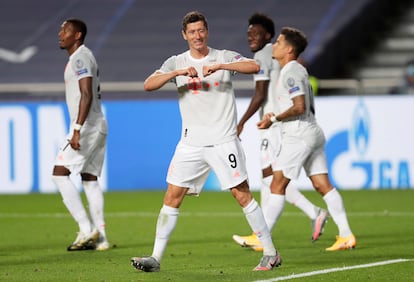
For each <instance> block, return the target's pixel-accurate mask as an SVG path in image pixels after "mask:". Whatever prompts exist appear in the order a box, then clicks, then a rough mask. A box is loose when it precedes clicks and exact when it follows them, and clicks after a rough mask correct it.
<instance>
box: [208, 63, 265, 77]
mask: <svg viewBox="0 0 414 282" xmlns="http://www.w3.org/2000/svg"><path fill="white" fill-rule="evenodd" d="M218 70H228V71H234V72H239V73H244V74H252V73H257V72H258V71H259V70H260V66H259V65H258V64H257V63H256V61H255V60H252V59H244V60H240V61H236V62H230V63H223V64H215V65H209V66H203V75H204V76H207V75H210V74H212V73H214V72H215V71H218Z"/></svg>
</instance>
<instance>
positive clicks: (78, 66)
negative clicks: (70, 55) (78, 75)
mask: <svg viewBox="0 0 414 282" xmlns="http://www.w3.org/2000/svg"><path fill="white" fill-rule="evenodd" d="M75 65H76V68H77V69H81V68H82V67H83V61H82V60H81V59H77V60H76V62H75Z"/></svg>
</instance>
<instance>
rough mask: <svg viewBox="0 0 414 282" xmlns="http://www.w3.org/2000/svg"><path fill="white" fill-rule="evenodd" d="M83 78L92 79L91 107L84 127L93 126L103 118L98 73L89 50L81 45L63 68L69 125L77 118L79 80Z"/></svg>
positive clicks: (79, 93) (96, 65)
mask: <svg viewBox="0 0 414 282" xmlns="http://www.w3.org/2000/svg"><path fill="white" fill-rule="evenodd" d="M84 77H92V91H93V95H92V105H91V108H90V109H89V113H88V117H87V118H86V120H85V123H84V125H92V126H93V125H95V124H96V123H97V121H98V120H100V119H102V118H103V113H102V110H101V100H100V92H99V71H98V64H97V63H96V60H95V57H94V56H93V54H92V52H91V50H89V49H88V48H87V47H86V46H85V45H81V46H80V47H79V48H78V49H77V50H76V51H75V52H74V53H73V54H72V55H71V56H70V57H69V61H68V63H67V65H66V68H65V74H64V78H65V88H66V103H67V106H68V110H69V116H70V120H71V124H72V125H73V124H74V123H75V122H76V119H77V118H78V111H79V101H80V97H81V92H80V89H79V80H80V79H82V78H84Z"/></svg>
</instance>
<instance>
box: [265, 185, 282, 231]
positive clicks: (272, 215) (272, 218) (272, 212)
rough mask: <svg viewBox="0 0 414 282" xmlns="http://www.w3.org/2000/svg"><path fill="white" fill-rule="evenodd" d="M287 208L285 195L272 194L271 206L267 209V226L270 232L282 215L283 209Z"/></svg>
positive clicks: (270, 198)
mask: <svg viewBox="0 0 414 282" xmlns="http://www.w3.org/2000/svg"><path fill="white" fill-rule="evenodd" d="M284 207H285V195H279V194H273V193H272V194H271V195H270V197H269V204H268V207H267V211H266V214H265V215H264V217H265V219H266V223H267V226H268V227H269V229H270V230H273V227H274V226H275V224H276V222H277V220H278V219H279V217H280V216H281V215H282V212H283V208H284Z"/></svg>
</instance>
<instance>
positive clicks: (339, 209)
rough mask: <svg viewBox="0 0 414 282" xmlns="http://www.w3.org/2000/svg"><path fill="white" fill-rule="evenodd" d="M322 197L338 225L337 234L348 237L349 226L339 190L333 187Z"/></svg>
mask: <svg viewBox="0 0 414 282" xmlns="http://www.w3.org/2000/svg"><path fill="white" fill-rule="evenodd" d="M323 199H324V200H325V202H326V205H327V206H328V211H329V214H330V215H331V217H332V219H333V221H334V222H335V224H336V225H337V226H338V229H339V236H340V237H348V236H350V235H352V231H351V228H350V227H349V224H348V218H347V216H346V212H345V207H344V203H343V201H342V197H341V195H340V194H339V192H338V191H337V190H336V189H335V188H334V189H332V190H331V191H329V192H328V193H326V194H325V196H323Z"/></svg>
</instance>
